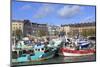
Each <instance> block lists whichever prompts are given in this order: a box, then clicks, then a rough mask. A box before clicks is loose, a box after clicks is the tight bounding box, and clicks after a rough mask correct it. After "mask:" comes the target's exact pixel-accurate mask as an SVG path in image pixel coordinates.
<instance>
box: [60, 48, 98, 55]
mask: <svg viewBox="0 0 100 67" xmlns="http://www.w3.org/2000/svg"><path fill="white" fill-rule="evenodd" d="M95 52H96V51H95V50H93V49H89V50H71V49H67V48H61V49H60V52H59V55H62V56H86V55H93V54H95Z"/></svg>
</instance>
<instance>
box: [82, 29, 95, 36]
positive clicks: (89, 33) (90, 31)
mask: <svg viewBox="0 0 100 67" xmlns="http://www.w3.org/2000/svg"><path fill="white" fill-rule="evenodd" d="M95 33H96V32H95V29H83V30H82V32H81V35H83V36H86V37H87V36H93V35H95Z"/></svg>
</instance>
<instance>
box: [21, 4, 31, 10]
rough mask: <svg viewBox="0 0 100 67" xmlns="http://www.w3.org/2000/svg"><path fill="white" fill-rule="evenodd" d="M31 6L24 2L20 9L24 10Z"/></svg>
mask: <svg viewBox="0 0 100 67" xmlns="http://www.w3.org/2000/svg"><path fill="white" fill-rule="evenodd" d="M31 8H32V6H31V5H30V4H26V5H23V6H22V7H21V8H20V9H22V10H26V9H31Z"/></svg>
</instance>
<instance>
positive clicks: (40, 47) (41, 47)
mask: <svg viewBox="0 0 100 67" xmlns="http://www.w3.org/2000/svg"><path fill="white" fill-rule="evenodd" d="M33 50H34V52H33V53H31V54H28V55H27V56H25V55H24V56H21V57H18V58H17V62H24V61H23V58H25V62H28V61H41V60H45V59H49V58H52V57H54V55H55V49H53V48H48V47H47V46H46V45H45V44H41V43H38V44H36V45H34V46H33Z"/></svg>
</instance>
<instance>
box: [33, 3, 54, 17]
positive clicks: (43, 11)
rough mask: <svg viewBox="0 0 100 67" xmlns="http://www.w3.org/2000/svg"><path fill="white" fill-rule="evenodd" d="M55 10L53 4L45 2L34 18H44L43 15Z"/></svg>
mask: <svg viewBox="0 0 100 67" xmlns="http://www.w3.org/2000/svg"><path fill="white" fill-rule="evenodd" d="M53 10H54V8H53V7H52V6H51V5H49V4H44V5H43V6H42V7H40V8H39V9H38V10H37V13H36V14H35V15H34V16H33V17H34V18H43V17H45V16H47V15H49V14H50V13H51V12H52V11H53Z"/></svg>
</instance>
